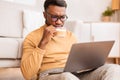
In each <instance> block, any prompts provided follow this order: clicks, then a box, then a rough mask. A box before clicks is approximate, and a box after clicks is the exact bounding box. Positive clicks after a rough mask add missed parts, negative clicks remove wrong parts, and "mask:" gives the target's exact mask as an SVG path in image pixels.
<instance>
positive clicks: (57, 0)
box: [44, 0, 67, 10]
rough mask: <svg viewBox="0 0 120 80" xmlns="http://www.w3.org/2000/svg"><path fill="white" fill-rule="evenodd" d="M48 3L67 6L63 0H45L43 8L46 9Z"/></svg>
mask: <svg viewBox="0 0 120 80" xmlns="http://www.w3.org/2000/svg"><path fill="white" fill-rule="evenodd" d="M50 5H55V6H60V7H65V8H67V3H66V1H65V0H45V3H44V10H46V9H47V8H48V7H49V6H50Z"/></svg>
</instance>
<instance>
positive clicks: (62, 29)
mask: <svg viewBox="0 0 120 80" xmlns="http://www.w3.org/2000/svg"><path fill="white" fill-rule="evenodd" d="M56 31H57V32H56V37H61V38H63V37H65V36H66V28H65V27H58V28H56Z"/></svg>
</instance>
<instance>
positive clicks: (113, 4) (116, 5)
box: [112, 0, 120, 10]
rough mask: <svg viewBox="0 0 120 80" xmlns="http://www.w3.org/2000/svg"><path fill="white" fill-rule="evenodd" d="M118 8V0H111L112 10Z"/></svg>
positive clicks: (119, 6) (119, 4)
mask: <svg viewBox="0 0 120 80" xmlns="http://www.w3.org/2000/svg"><path fill="white" fill-rule="evenodd" d="M119 9H120V0H112V10H119Z"/></svg>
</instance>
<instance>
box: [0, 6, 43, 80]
mask: <svg viewBox="0 0 120 80" xmlns="http://www.w3.org/2000/svg"><path fill="white" fill-rule="evenodd" d="M43 23H44V18H43V15H42V12H39V11H35V10H28V9H17V8H13V7H9V6H0V80H10V79H11V80H24V78H23V76H22V73H21V71H20V68H19V67H20V60H21V55H22V42H23V40H24V38H25V36H26V35H27V34H28V33H29V32H31V31H32V30H34V29H37V28H39V26H40V25H43ZM12 73H13V74H12Z"/></svg>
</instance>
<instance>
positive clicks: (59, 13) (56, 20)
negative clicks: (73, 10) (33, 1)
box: [44, 5, 67, 27]
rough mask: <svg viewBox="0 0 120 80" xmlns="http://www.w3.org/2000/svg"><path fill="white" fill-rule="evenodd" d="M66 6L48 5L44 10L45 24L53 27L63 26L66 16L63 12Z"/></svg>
mask: <svg viewBox="0 0 120 80" xmlns="http://www.w3.org/2000/svg"><path fill="white" fill-rule="evenodd" d="M65 12H66V8H65V7H59V6H54V5H50V6H49V7H48V9H47V10H46V11H45V12H44V17H45V19H46V24H47V25H53V26H54V27H63V25H64V22H65V20H66V19H67V16H66V14H65Z"/></svg>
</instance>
